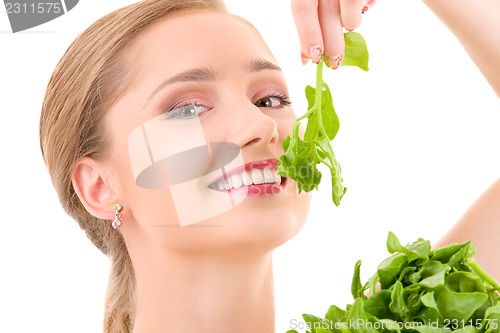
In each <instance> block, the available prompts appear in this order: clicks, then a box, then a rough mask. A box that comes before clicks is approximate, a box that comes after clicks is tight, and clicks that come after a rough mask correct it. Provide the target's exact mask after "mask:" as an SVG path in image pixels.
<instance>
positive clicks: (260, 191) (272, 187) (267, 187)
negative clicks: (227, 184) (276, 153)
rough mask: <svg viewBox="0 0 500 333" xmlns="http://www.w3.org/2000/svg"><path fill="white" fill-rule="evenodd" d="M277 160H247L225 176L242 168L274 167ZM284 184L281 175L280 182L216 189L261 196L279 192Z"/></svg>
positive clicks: (276, 165) (276, 164)
mask: <svg viewBox="0 0 500 333" xmlns="http://www.w3.org/2000/svg"><path fill="white" fill-rule="evenodd" d="M278 164H279V161H278V160H277V159H268V160H260V161H254V162H249V163H247V164H245V165H243V166H241V167H238V168H236V169H233V170H231V171H230V172H228V173H227V174H226V175H225V177H227V178H229V177H231V175H233V174H235V173H239V172H240V171H242V170H245V171H252V170H254V169H259V170H263V169H264V168H272V169H276V168H277V167H278ZM223 178H224V177H220V178H218V179H216V180H215V181H214V182H213V183H212V184H214V183H217V182H218V181H220V180H221V179H223ZM285 185H286V178H285V177H283V176H282V177H281V184H266V183H264V184H252V185H243V186H242V187H240V188H238V189H230V190H216V191H219V192H228V193H232V194H240V195H248V196H261V195H267V196H269V195H276V194H280V193H281V192H282V190H283V188H284V187H285Z"/></svg>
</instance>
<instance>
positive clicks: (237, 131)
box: [228, 102, 279, 148]
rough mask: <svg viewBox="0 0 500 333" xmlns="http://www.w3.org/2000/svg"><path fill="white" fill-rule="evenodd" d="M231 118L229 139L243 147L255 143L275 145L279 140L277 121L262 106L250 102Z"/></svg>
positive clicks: (233, 113)
mask: <svg viewBox="0 0 500 333" xmlns="http://www.w3.org/2000/svg"><path fill="white" fill-rule="evenodd" d="M231 114H232V117H231V119H229V123H230V124H231V128H230V130H229V135H228V141H229V142H233V143H235V144H237V145H239V146H240V147H241V148H245V147H250V146H255V145H273V144H275V143H277V142H278V140H279V134H278V126H277V124H276V121H275V120H274V119H273V118H272V117H271V116H269V115H267V114H265V113H264V112H263V111H262V110H261V109H260V108H258V107H257V106H255V105H254V104H252V103H251V102H248V103H247V104H245V106H244V107H241V106H240V108H239V110H238V111H237V112H232V113H231Z"/></svg>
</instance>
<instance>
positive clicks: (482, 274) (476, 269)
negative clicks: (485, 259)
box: [468, 259, 500, 291]
mask: <svg viewBox="0 0 500 333" xmlns="http://www.w3.org/2000/svg"><path fill="white" fill-rule="evenodd" d="M468 264H469V266H470V267H471V268H472V270H473V271H474V272H475V273H476V274H477V275H479V276H480V277H481V279H483V280H484V281H486V282H487V283H488V284H489V285H490V286H492V287H493V288H494V289H496V290H499V291H500V283H498V281H497V280H495V279H494V278H493V277H492V276H491V275H489V274H488V273H486V271H485V270H484V269H483V268H482V267H481V266H480V265H479V264H478V263H477V261H476V260H474V259H470V261H469V262H468Z"/></svg>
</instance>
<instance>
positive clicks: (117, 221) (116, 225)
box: [111, 204, 122, 229]
mask: <svg viewBox="0 0 500 333" xmlns="http://www.w3.org/2000/svg"><path fill="white" fill-rule="evenodd" d="M114 208H115V219H114V220H113V222H112V223H111V226H112V227H113V228H114V229H118V228H119V227H120V226H121V225H122V220H120V217H121V214H120V211H121V210H122V205H121V204H115V207H114Z"/></svg>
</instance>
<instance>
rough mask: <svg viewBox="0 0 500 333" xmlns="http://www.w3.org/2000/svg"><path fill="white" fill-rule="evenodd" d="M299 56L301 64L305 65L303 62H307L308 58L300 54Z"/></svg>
mask: <svg viewBox="0 0 500 333" xmlns="http://www.w3.org/2000/svg"><path fill="white" fill-rule="evenodd" d="M301 58H302V64H303V65H305V64H307V63H308V62H309V58H307V57H304V56H301Z"/></svg>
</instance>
